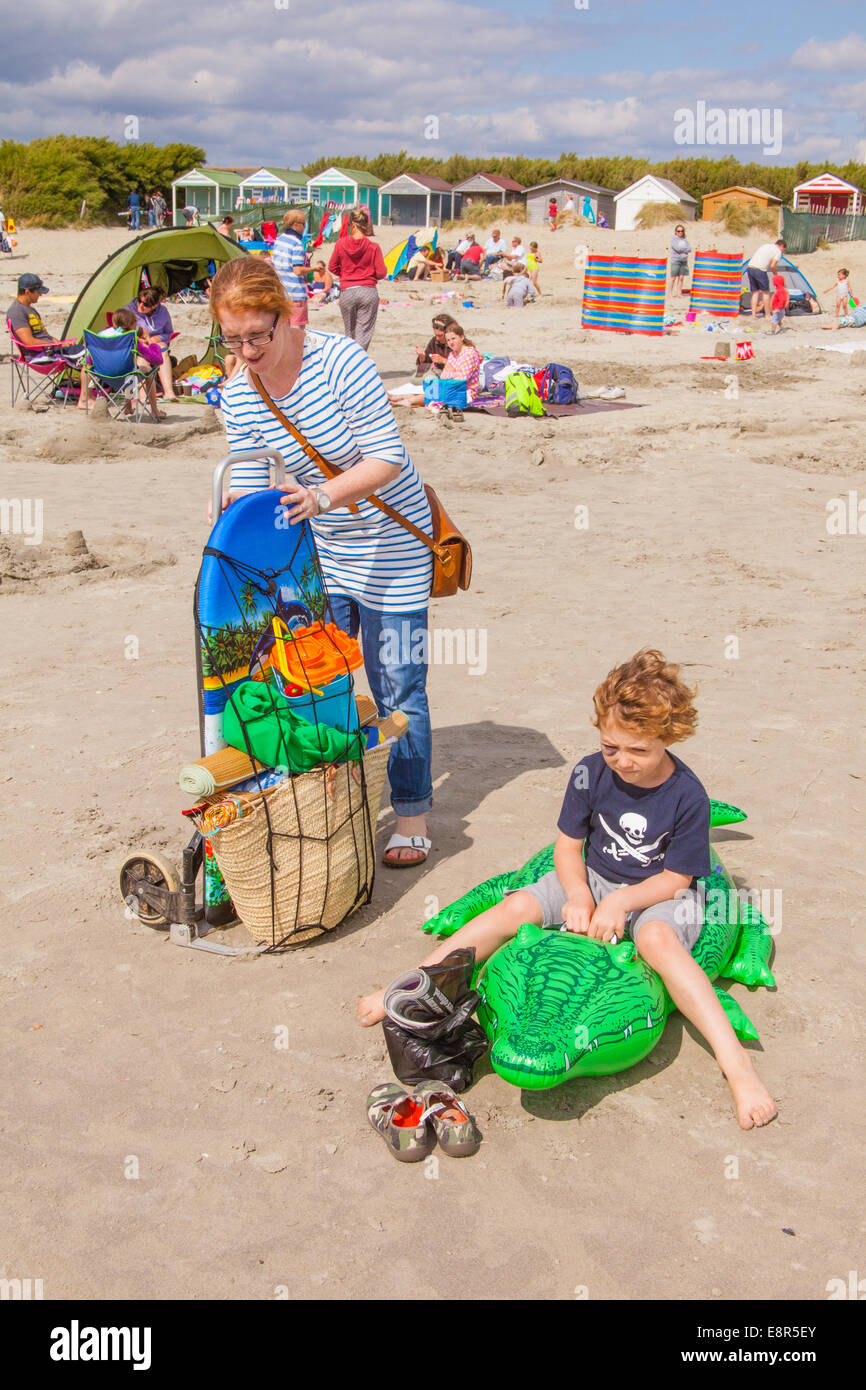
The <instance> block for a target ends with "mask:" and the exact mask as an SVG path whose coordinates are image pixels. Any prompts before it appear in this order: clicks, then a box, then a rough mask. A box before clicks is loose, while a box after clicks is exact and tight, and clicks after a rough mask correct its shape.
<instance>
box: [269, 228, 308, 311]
mask: <svg viewBox="0 0 866 1390" xmlns="http://www.w3.org/2000/svg"><path fill="white" fill-rule="evenodd" d="M271 262H272V264H273V267H274V270H275V271H276V272H277V274H278V275H279V277H280V279H281V280H282V282H283V288H284V289H285V291H286V294H287V295H288V296H289V299H294V300H298V301H301V300H303V301H304V303H306V301H307V298H308V296H307V287H306V283H305V282H304V281H303V280H301V279H300V277H299V276H297V275H296V274H295V266H296V265H306V264H307V253H306V251H305V250H304V243H303V242H302V241H301V238H300V237H297V236H292V235H291V234H290V233H289V232H282V233H281V235H280V236H278V237H277V239H276V241H275V242H274V249H273V252H272V253H271Z"/></svg>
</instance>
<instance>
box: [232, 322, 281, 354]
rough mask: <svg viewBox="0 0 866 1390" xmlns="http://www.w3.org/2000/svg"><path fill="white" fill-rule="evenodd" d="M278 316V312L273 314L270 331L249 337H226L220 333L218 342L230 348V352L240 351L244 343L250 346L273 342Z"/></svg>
mask: <svg viewBox="0 0 866 1390" xmlns="http://www.w3.org/2000/svg"><path fill="white" fill-rule="evenodd" d="M279 318H280V316H279V314H274V321H273V323H272V324H271V331H270V332H269V333H253V334H252V336H251V337H249V338H226V337H225V335H224V334H222V333H221V334H220V342H221V343H222V345H223V347H227V348H230V349H231V351H232V352H240V351H241V349H242V348H243V345H244V343H246V345H247V347H252V348H256V347H266V346H267V344H268V343H271V342H273V338H274V334H275V333H276V331H277V324H278V322H279Z"/></svg>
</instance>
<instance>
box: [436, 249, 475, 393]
mask: <svg viewBox="0 0 866 1390" xmlns="http://www.w3.org/2000/svg"><path fill="white" fill-rule="evenodd" d="M479 249H480V248H479ZM445 341H446V343H447V344H448V357H447V358H446V361H445V366H444V367H443V368H442V373H441V375H442V379H443V380H445V381H465V382H466V399H467V401H474V400H475V397H476V396H477V395H478V374H479V372H480V371H481V363H482V361H483V358H482V356H481V353H480V352H479V351H478V349H477V347H476V346H475V344H474V343H473V342H472V341H471V339H469V338H467V336H466V330H465V329H463V328H461V327H460V324H459V323H455V322H454V321H453V319H452V321H451V323H450V324H449V325H448V327H447V328H446V330H445Z"/></svg>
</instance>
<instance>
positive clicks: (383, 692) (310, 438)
mask: <svg viewBox="0 0 866 1390" xmlns="http://www.w3.org/2000/svg"><path fill="white" fill-rule="evenodd" d="M210 307H211V313H212V314H213V316H214V318H215V319H217V320H218V322H219V325H220V329H221V335H222V341H223V343H224V344H225V346H226V348H228V349H229V350H230V351H231V352H232V353H234V354H235V355H236V356H237V357H238V359H239V360H240V362H241V364H242V369H241V370H238V371H237V372H236V373H235V375H234V376H233V377H232V378H231V380H230V381H229V382H228V384H227V385H226V388H225V390H224V391H223V395H222V412H223V419H224V421H225V428H226V436H227V439H228V444H229V449H230V451H231V452H232V453H239V452H241V451H243V450H245V449H262V450H264V449H267V448H276V449H278V450H279V451H280V453H281V454H282V455H283V457H284V458H285V460H286V467H287V470H288V472H289V473H290V474H292V475H293V478H292V481H291V482H290V483H288V484H287V486H286V492H285V495H284V496H283V497H282V498H281V501H282V503H283V505H285V506H286V507H287V508H288V512H289V518H290V521H291V523H292V525H296V524H298V523H299V522H302V521H309V522H310V524H311V526H312V529H313V533H314V535H315V538H316V544H317V547H318V551H319V558H320V561H321V565H322V572H323V574H324V577H325V582H326V585H327V589H328V597H329V602H330V605H331V610H332V613H333V618H334V621H335V622H336V623H337V625H338V626H339V627H341V628H342V629H343V631H345V632H348V633H349V634H350V635H351V636H352V637H357V636H358V635H359V634H360V638H361V643H362V646H363V651H364V664H365V668H366V672H367V679H368V680H369V682H370V689H371V690H372V692H373V696H374V698H375V700H376V703H377V705H378V707H379V713H380V714H382V715H385V714H389V713H391V711H392V710H396V709H400V710H403V711H404V712H405V713H406V714H407V715H408V716H409V731H408V733H407V734H406V735H405V736H404V737H403V738H402V739H400V740H399V742H397V743H396V744H395V745H394V747H393V750H392V752H391V756H390V760H389V763H388V775H389V780H390V783H391V804H392V806H393V808H394V814H395V816H396V833H395V834H394V835H392V837H391V839H390V841H389V843H388V845H387V847H386V850H385V861H384V862H385V863H386V864H388V865H389V866H391V867H394V868H403V867H408V866H411V865H414V864H420V863H423V861H424V860H425V859H426V858H427V854H428V852H429V849H430V840H429V839H428V838H427V819H426V818H427V812H428V811H429V810H430V808H431V806H432V804H433V781H432V775H431V759H432V734H431V729H430V713H429V709H428V706H427V690H426V681H427V662H426V652H427V648H428V636H427V606H428V602H429V598H430V584H431V578H432V560H431V552H430V550H429V548H428V547H427V546H426V545H425V544H424V543H423V541H421V540H419V539H417V537H416V536H414V535H412V534H411V532H409V531H407V530H406V529H405V527H403V526H401V525H400V524H399V522H396V521H394V520H393V519H392V518H390V517H388V516H385V515H384V514H383V513H382V512H380V511H379V510H378V509H377V508H375V507H374V506H373V505H372V503H370V502H369V501H368V500H367V499H368V498H369V497H370V495H371V494H374V493H375V495H376V496H377V497H378V498H380V499H381V500H382V501H383V502H387V503H389V504H390V505H391V507H393V508H394V509H395V510H396V511H398V512H400V514H401V515H402V516H404V517H405V518H406V519H407V520H408V521H410V522H412V523H413V524H414V525H415V526H416V527H417V528H418V529H419V530H421V531H423V532H424V533H425V535H428V536H429V535H430V534H431V520H430V508H429V506H428V504H427V497H426V494H425V492H424V487H423V484H422V482H421V479H420V477H419V475H418V471H417V469H416V468H415V465H414V463H413V462H412V460H411V458H410V457H409V454H408V453H407V451H406V449H405V447H404V445H403V443H402V440H401V439H400V435H399V432H398V430H397V426H396V423H395V421H394V414H393V412H392V410H391V407H390V405H389V404H388V398H387V396H386V395H385V388H384V387H383V385H382V382H381V381H380V379H379V376H378V374H377V372H376V368H375V367H374V365H373V363H372V362H371V361H370V359H369V357H368V356H367V354H366V353H365V352H364V351H363V349H362V348H361V347H360V346H359V345H358V343H356V342H353V341H352V340H351V339H350V338H344V337H343V336H342V335H340V334H336V333H313V332H311V331H310V330H309V329H307V330H306V331H305V330H304V329H303V328H301V327H298V326H295V325H294V324H293V322H292V301H291V300H290V299H289V298H288V297H287V295H286V292H285V290H284V288H283V286H282V284H281V283H280V280H279V278H278V276H277V274H276V272H275V271H274V269H273V267H272V266H271V265H270V264H269V263H268V262H267V261H265V260H262V259H259V258H258V257H253V256H250V257H247V256H243V257H240V258H238V259H235V260H232V261H229V262H227V263H226V264H225V265H224V266H222V267H221V268H220V270H218V271H217V274H216V275H215V276H214V279H213V283H212V285H211V291H210ZM280 416H283V417H284V419H285V420H287V421H288V422H289V423H291V424H292V425H293V426H294V427H295V429H296V430H297V431H299V433H300V435H301V436H302V437H303V438H304V439H305V440H306V441H307V442H308V444H311V445H312V446H313V449H314V450H315V451H316V452H317V453H318V454H319V455H320V457H321V459H322V461H323V462H324V463H325V465H327V467H326V468H324V469H323V468H321V467H320V466H319V464H318V462H316V461H313V460H312V459H311V458H310V457H309V456H308V454H307V452H306V451H305V449H304V448H303V446H302V444H301V443H300V442H299V441H298V440H297V439H296V438H295V436H294V434H293V433H292V432H291V430H289V429H288V428H287V427H286V424H285V423H283V420H281V419H280ZM268 486H269V473H268V466H267V464H266V463H265V462H264V461H263V462H262V463H249V462H243V463H239V464H237V465H236V466H235V467H234V469H233V470H232V478H231V488H232V494H233V495H238V494H239V493H242V492H249V491H253V490H255V489H257V488H264V487H268ZM353 504H354V506H355V507H356V510H355V511H350V510H349V508H350V507H351V506H352V505H353ZM421 656H423V659H421Z"/></svg>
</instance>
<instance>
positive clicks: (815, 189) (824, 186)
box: [793, 174, 866, 217]
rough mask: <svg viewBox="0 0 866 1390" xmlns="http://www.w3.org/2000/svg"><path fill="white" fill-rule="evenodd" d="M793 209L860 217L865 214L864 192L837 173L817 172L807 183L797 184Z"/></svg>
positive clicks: (865, 195) (865, 196)
mask: <svg viewBox="0 0 866 1390" xmlns="http://www.w3.org/2000/svg"><path fill="white" fill-rule="evenodd" d="M793 211H794V212H812V213H828V212H829V213H835V214H836V215H838V216H842V217H846V216H848V217H862V216H863V215H864V214H866V193H864V192H863V190H862V188H857V187H856V185H855V184H853V183H848V181H847V180H846V179H840V178H839V175H838V174H818V176H817V177H816V178H814V179H809V180H808V182H807V183H798V184H797V187H796V188H795V189H794V202H793Z"/></svg>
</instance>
